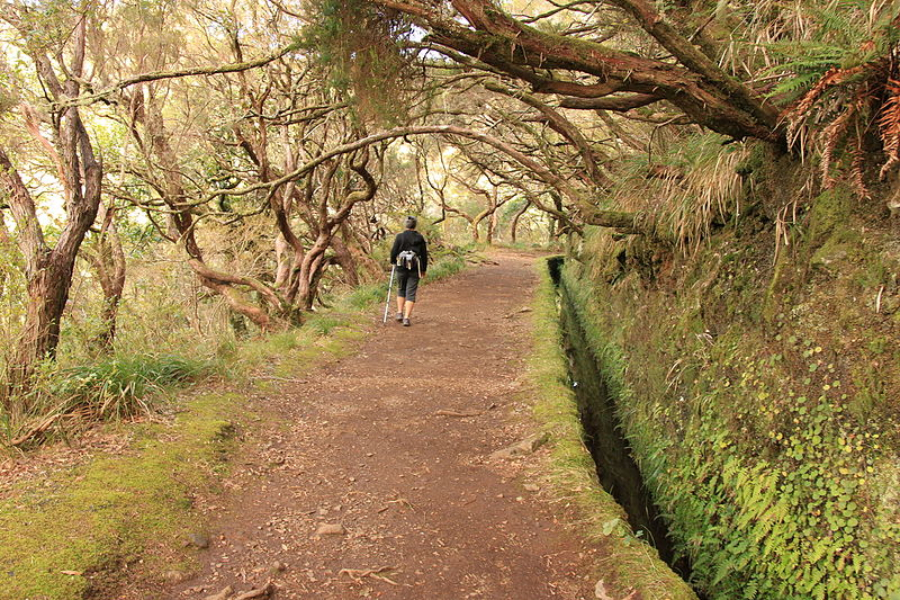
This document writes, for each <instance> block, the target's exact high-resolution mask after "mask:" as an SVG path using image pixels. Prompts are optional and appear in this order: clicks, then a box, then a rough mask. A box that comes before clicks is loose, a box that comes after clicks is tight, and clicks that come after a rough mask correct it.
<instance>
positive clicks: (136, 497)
mask: <svg viewBox="0 0 900 600" xmlns="http://www.w3.org/2000/svg"><path fill="white" fill-rule="evenodd" d="M239 402H240V397H239V396H237V395H235V394H208V395H204V396H199V397H197V398H195V399H193V400H192V401H191V402H190V403H188V404H187V406H186V409H185V411H184V412H182V413H181V414H179V415H178V416H177V417H176V418H175V419H174V421H173V422H172V423H169V424H153V425H145V426H141V427H140V428H139V430H137V431H135V432H134V440H133V444H132V445H131V449H130V450H128V451H127V453H125V454H123V455H112V454H105V453H104V454H101V455H98V456H96V457H95V458H94V459H93V460H91V461H90V462H89V463H88V464H85V465H83V466H80V467H77V468H76V469H75V470H74V471H72V472H66V473H60V474H57V475H54V476H53V477H52V478H50V479H49V480H44V481H41V482H39V483H38V482H35V483H32V484H29V485H28V486H22V487H21V488H20V489H19V490H17V491H18V493H17V494H15V497H14V498H13V499H10V500H6V501H4V502H3V503H0V597H2V598H30V599H32V600H57V599H59V600H64V599H72V598H82V597H84V596H85V595H86V594H87V593H88V592H90V591H91V590H92V589H94V588H96V587H97V586H98V585H104V579H105V576H104V575H103V572H104V571H108V570H110V568H111V567H116V566H118V565H121V564H123V563H126V564H127V563H129V562H133V561H135V560H137V559H138V558H139V557H140V556H142V555H143V552H144V550H145V549H146V547H147V544H148V541H149V540H150V539H152V540H153V543H154V544H161V545H166V546H170V547H173V548H174V547H178V546H179V545H180V543H179V542H180V541H181V540H183V539H185V536H187V535H188V534H189V533H191V532H195V531H197V530H198V529H199V528H202V523H200V521H199V518H198V516H197V514H196V513H195V512H193V511H192V510H191V506H192V500H191V491H192V490H194V489H197V488H201V487H205V486H207V485H208V484H209V480H210V478H211V477H212V476H213V474H214V472H215V471H216V470H217V469H220V468H222V467H223V460H224V457H225V455H226V454H227V452H228V451H229V449H230V448H231V446H232V444H233V441H232V431H233V426H232V423H231V422H229V421H227V420H223V419H222V418H221V417H220V416H219V415H221V414H229V413H232V412H234V408H235V407H236V406H237V405H238V404H239ZM151 535H152V537H151ZM175 562H176V566H180V567H181V568H182V569H187V568H190V566H191V557H190V555H189V554H183V555H182V556H180V557H178V558H177V560H176V561H175ZM168 568H169V569H173V568H176V567H173V566H172V565H171V564H170V565H168Z"/></svg>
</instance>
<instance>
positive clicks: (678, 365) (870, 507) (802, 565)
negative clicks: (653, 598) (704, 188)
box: [563, 200, 900, 600]
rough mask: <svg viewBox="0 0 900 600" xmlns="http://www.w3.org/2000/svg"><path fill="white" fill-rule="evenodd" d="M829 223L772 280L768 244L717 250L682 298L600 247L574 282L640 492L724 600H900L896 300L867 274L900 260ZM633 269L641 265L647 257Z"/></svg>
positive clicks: (675, 286)
mask: <svg viewBox="0 0 900 600" xmlns="http://www.w3.org/2000/svg"><path fill="white" fill-rule="evenodd" d="M823 202H824V200H823ZM821 212H822V211H817V210H816V209H815V205H814V210H813V215H814V217H815V216H816V214H818V213H821ZM829 214H831V213H829ZM840 214H843V213H840ZM816 218H820V219H824V217H822V216H821V215H819V217H815V218H814V219H813V223H812V226H811V229H810V231H811V232H812V233H810V235H809V236H807V238H806V240H801V241H799V242H795V243H796V244H798V246H799V247H794V248H792V252H791V253H790V254H787V253H786V254H783V255H782V256H781V257H780V258H779V259H778V263H777V264H776V266H775V268H774V269H773V268H772V266H771V264H772V262H771V261H772V254H773V248H772V247H771V238H770V237H769V235H770V234H769V233H768V232H761V233H760V235H759V236H758V237H754V238H749V239H742V238H736V237H735V235H733V234H728V233H723V234H721V235H719V236H717V238H716V239H715V240H713V241H710V243H709V244H708V245H706V246H705V247H704V248H702V249H701V251H700V252H699V253H698V254H697V255H696V256H695V257H694V259H693V261H692V262H691V263H689V264H688V265H687V266H686V267H685V269H684V270H683V271H682V276H681V277H680V278H679V279H678V280H677V281H674V280H671V279H670V280H662V281H661V280H659V279H655V278H654V277H655V276H654V275H652V274H648V273H647V272H643V273H642V272H639V271H638V270H637V269H624V270H621V271H620V272H619V273H618V274H617V275H616V276H615V278H610V277H609V274H610V269H608V268H607V267H605V266H604V265H605V264H607V263H608V262H609V261H610V256H615V255H616V254H618V253H619V252H620V251H621V245H620V246H616V244H601V243H596V242H592V243H589V244H586V246H587V247H590V248H592V249H593V252H594V254H593V255H592V256H590V258H589V260H587V261H586V263H585V264H584V265H583V266H582V265H579V264H578V263H575V262H572V263H571V264H570V265H569V266H567V268H566V270H565V275H564V278H563V281H564V285H565V286H566V290H567V293H568V294H569V295H570V297H571V298H572V299H573V306H574V307H576V309H577V311H578V313H579V315H580V316H579V318H580V321H581V323H582V325H583V326H584V329H585V331H586V332H587V335H588V338H589V341H590V344H591V346H592V349H593V351H594V353H595V354H596V355H597V356H598V357H599V359H600V362H601V365H602V371H603V372H602V375H603V377H604V379H605V381H606V383H607V385H608V388H609V391H610V393H611V395H612V396H613V397H614V398H615V400H616V403H617V407H618V411H619V417H620V420H621V422H622V423H623V429H624V433H625V434H626V436H627V438H628V440H629V441H630V443H631V445H632V448H633V449H634V452H635V457H636V459H637V461H638V463H639V466H640V468H641V471H642V473H643V475H644V478H645V480H646V481H647V483H648V485H649V486H650V488H651V490H652V491H653V493H654V496H655V498H656V499H657V503H658V504H659V505H660V506H661V508H662V509H663V510H664V512H665V514H666V516H667V520H668V522H669V530H670V532H671V533H672V534H673V536H674V538H675V541H676V542H677V547H678V549H679V550H680V552H681V553H682V554H683V555H685V556H687V557H688V558H689V559H690V561H691V563H692V567H693V568H692V573H693V578H694V582H695V584H696V586H697V588H698V589H699V590H700V591H702V592H703V593H704V594H705V595H706V596H707V597H709V598H711V599H712V600H732V599H735V598H748V599H778V600H786V599H796V600H801V599H803V600H807V599H813V598H816V599H826V598H827V599H829V600H831V599H836V600H845V599H846V600H859V599H876V598H877V599H892V600H894V599H896V598H898V597H900V574H898V573H897V571H896V564H897V561H898V559H900V512H898V504H897V502H896V494H895V493H894V492H892V491H891V486H892V485H895V482H896V481H897V479H898V469H897V467H896V455H897V454H896V452H897V447H898V445H897V439H896V437H897V436H896V431H897V427H898V426H900V423H898V420H897V413H896V407H897V405H896V400H895V398H893V397H892V396H891V394H889V393H887V390H890V389H896V383H897V380H896V370H895V369H894V367H893V362H890V361H888V357H896V356H897V355H898V351H897V346H896V344H895V343H894V342H893V341H889V339H888V338H885V337H884V336H883V335H882V334H881V332H883V331H888V330H890V328H891V326H892V325H891V323H892V322H893V321H895V320H896V316H895V315H896V312H895V311H896V310H897V308H896V307H895V306H894V304H896V300H895V299H894V293H895V292H896V285H894V284H893V283H891V281H892V280H891V279H890V278H889V277H886V276H884V275H878V273H881V271H883V269H881V270H878V271H875V272H874V274H870V271H872V269H871V268H870V265H873V264H882V262H879V261H885V260H887V261H889V262H890V261H891V260H896V255H894V259H890V256H891V255H890V252H884V251H881V252H879V251H877V250H876V249H875V248H881V246H880V245H879V243H878V242H877V241H876V240H877V238H876V240H873V241H872V242H871V243H869V244H868V246H867V245H866V241H865V239H864V238H863V237H861V236H858V235H856V236H851V235H849V232H850V223H849V222H848V219H847V218H840V219H837V220H833V221H829V223H830V224H829V226H828V228H827V229H826V228H823V227H821V224H817V221H816ZM816 231H822V233H821V235H813V234H814V233H815V232H816ZM869 235H870V236H872V235H874V233H871V232H870V233H869ZM597 236H598V237H599V234H597ZM835 240H837V241H835ZM757 244H758V245H759V247H757V246H756V245H757ZM803 244H806V245H807V246H809V247H803ZM835 245H839V248H838V249H839V250H840V251H838V250H837V249H835V248H833V247H832V246H835ZM760 248H763V250H761V249H760ZM824 249H829V250H828V256H827V259H825V258H823V255H822V252H823V251H824ZM627 252H628V254H629V255H630V256H632V257H633V259H632V260H634V261H635V264H637V263H638V262H639V261H640V260H643V259H642V257H641V254H640V253H641V246H640V243H633V244H632V245H630V246H628V249H627ZM646 252H647V253H648V254H649V253H650V252H655V250H654V249H652V248H648V249H647V250H646ZM803 261H811V265H812V266H811V269H812V271H810V270H807V269H809V268H810V267H805V266H804V263H803ZM570 262H571V261H570ZM616 264H617V263H616ZM891 264H894V263H893V262H891ZM617 268H618V267H617ZM879 289H880V290H881V293H880V292H879ZM888 291H890V292H888ZM882 295H883V297H884V298H890V300H889V301H885V300H883V298H882ZM861 298H873V299H876V298H877V300H873V301H872V304H867V303H866V302H861V301H860V299H861ZM879 301H880V302H882V303H884V302H890V303H892V304H891V308H889V309H884V308H883V306H881V304H878V306H877V307H876V306H875V305H876V303H878V302H879ZM885 310H891V311H894V312H895V315H894V316H892V315H890V314H884V311H885ZM879 311H880V312H881V313H882V314H879ZM648 324H652V326H648ZM875 342H877V343H875ZM867 344H868V346H867ZM886 361H888V362H886ZM872 365H879V366H878V367H877V369H878V370H879V375H878V376H874V377H873V372H872V368H875V367H872Z"/></svg>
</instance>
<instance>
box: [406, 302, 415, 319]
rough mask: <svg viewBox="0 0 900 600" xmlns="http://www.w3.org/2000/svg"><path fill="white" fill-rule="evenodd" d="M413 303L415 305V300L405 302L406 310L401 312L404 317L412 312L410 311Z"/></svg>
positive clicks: (407, 316)
mask: <svg viewBox="0 0 900 600" xmlns="http://www.w3.org/2000/svg"><path fill="white" fill-rule="evenodd" d="M415 305H416V303H415V302H407V303H406V310H405V311H404V312H403V317H404V318H406V319H408V318H409V317H410V315H411V314H412V311H413V307H415Z"/></svg>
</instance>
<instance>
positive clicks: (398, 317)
mask: <svg viewBox="0 0 900 600" xmlns="http://www.w3.org/2000/svg"><path fill="white" fill-rule="evenodd" d="M402 320H403V313H397V322H398V323H399V322H400V321H402Z"/></svg>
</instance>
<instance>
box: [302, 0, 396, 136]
mask: <svg viewBox="0 0 900 600" xmlns="http://www.w3.org/2000/svg"><path fill="white" fill-rule="evenodd" d="M310 12H311V14H312V15H313V16H314V20H313V23H312V24H311V25H310V26H309V27H308V28H307V29H306V30H305V31H304V45H305V46H306V47H307V48H309V49H310V50H311V51H312V52H313V54H314V56H315V60H316V62H317V63H318V65H319V66H320V67H321V68H323V69H325V70H326V72H327V73H328V74H329V81H330V83H331V85H332V86H333V88H334V89H335V90H336V91H337V92H339V93H340V94H341V95H345V94H351V93H352V95H353V98H354V101H355V102H356V103H357V107H358V109H359V111H360V114H361V115H362V116H364V117H366V118H375V119H377V120H380V121H384V122H388V123H391V122H401V121H402V120H403V118H404V115H403V109H404V105H405V103H404V102H403V98H404V97H405V96H406V93H405V91H404V86H405V82H404V79H408V78H409V76H410V74H411V70H410V60H411V59H412V58H413V57H414V54H413V53H410V51H408V50H405V49H404V45H405V42H407V41H408V40H409V39H410V37H411V35H412V28H411V27H410V24H409V23H408V21H407V20H406V19H405V18H404V17H403V16H401V15H400V13H398V12H396V11H392V10H389V9H385V8H382V7H379V6H376V5H373V4H372V3H370V2H366V1H365V0H315V1H314V2H313V3H312V6H311V10H310Z"/></svg>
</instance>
